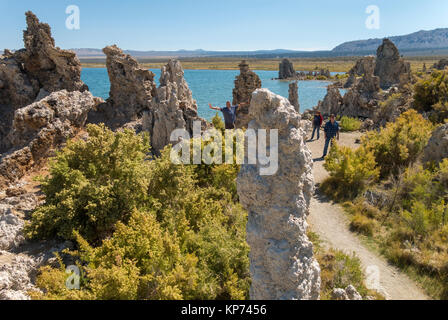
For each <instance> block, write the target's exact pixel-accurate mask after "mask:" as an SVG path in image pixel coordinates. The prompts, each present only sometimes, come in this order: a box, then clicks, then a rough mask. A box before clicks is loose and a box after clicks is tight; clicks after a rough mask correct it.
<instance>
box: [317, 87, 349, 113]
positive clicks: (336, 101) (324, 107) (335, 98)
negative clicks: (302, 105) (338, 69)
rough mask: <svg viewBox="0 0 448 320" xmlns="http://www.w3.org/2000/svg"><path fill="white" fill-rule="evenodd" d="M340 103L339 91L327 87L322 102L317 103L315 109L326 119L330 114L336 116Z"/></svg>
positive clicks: (341, 100) (341, 101)
mask: <svg viewBox="0 0 448 320" xmlns="http://www.w3.org/2000/svg"><path fill="white" fill-rule="evenodd" d="M342 103H343V99H342V96H341V92H340V91H339V89H338V88H335V87H333V86H328V87H327V94H326V95H325V98H324V100H323V101H319V103H318V105H317V108H316V109H317V110H318V111H320V112H321V113H322V115H323V116H325V117H328V116H329V115H331V114H338V113H339V111H340V109H341V105H342Z"/></svg>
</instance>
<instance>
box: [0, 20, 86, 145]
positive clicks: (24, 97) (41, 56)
mask: <svg viewBox="0 0 448 320" xmlns="http://www.w3.org/2000/svg"><path fill="white" fill-rule="evenodd" d="M26 22H27V29H26V30H25V31H24V32H23V40H24V44H25V49H22V50H18V51H16V52H14V53H12V52H10V51H9V50H5V53H4V55H2V56H1V57H0V153H1V152H4V151H6V150H7V149H8V148H9V147H10V146H8V145H7V144H5V141H4V138H5V136H6V135H7V134H8V133H9V131H10V129H11V126H12V120H13V118H14V111H15V110H17V109H19V108H22V107H24V106H26V105H28V104H30V103H33V102H34V101H37V100H40V99H41V98H43V97H45V96H46V95H48V94H49V93H52V92H56V91H59V90H67V91H81V92H82V91H86V90H88V87H87V86H86V85H85V84H84V83H83V82H82V81H81V64H80V62H79V60H78V58H77V57H76V55H75V53H73V52H71V51H66V50H61V49H59V48H57V47H55V41H54V39H53V38H52V36H51V29H50V26H49V25H48V24H46V23H40V22H39V19H38V18H37V17H36V16H35V15H34V14H33V13H32V12H30V11H29V12H27V13H26Z"/></svg>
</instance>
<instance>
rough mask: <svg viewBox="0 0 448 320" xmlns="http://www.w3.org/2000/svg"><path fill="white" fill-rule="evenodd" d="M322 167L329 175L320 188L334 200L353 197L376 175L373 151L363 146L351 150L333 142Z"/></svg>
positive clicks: (374, 178)
mask: <svg viewBox="0 0 448 320" xmlns="http://www.w3.org/2000/svg"><path fill="white" fill-rule="evenodd" d="M324 167H325V169H326V170H327V171H328V172H329V174H330V177H329V178H328V179H327V180H325V181H324V182H323V184H322V190H323V191H324V192H325V193H327V194H329V195H331V196H332V198H333V199H335V200H345V199H353V198H355V197H356V196H357V195H358V194H359V193H360V192H362V191H364V190H365V188H366V187H367V186H368V185H370V184H372V183H373V182H374V181H375V180H376V179H377V177H378V169H377V168H376V163H375V159H374V157H373V153H372V152H368V151H366V149H365V148H363V147H360V148H358V149H357V150H352V149H350V148H349V147H344V146H339V145H338V144H337V143H334V144H333V145H332V147H331V149H330V152H329V154H328V156H327V157H326V158H325V163H324Z"/></svg>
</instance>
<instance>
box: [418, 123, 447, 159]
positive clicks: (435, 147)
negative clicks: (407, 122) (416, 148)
mask: <svg viewBox="0 0 448 320" xmlns="http://www.w3.org/2000/svg"><path fill="white" fill-rule="evenodd" d="M445 158H448V124H444V125H442V126H440V127H438V128H437V129H436V130H435V131H434V132H433V134H432V136H431V138H430V139H429V141H428V144H427V145H426V147H425V149H424V151H423V161H424V162H428V161H429V162H434V163H439V162H441V161H442V160H443V159H445Z"/></svg>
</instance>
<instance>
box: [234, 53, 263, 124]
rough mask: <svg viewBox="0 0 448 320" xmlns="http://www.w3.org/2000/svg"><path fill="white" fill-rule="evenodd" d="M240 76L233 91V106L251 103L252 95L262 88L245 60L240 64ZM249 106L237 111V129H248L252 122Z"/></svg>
mask: <svg viewBox="0 0 448 320" xmlns="http://www.w3.org/2000/svg"><path fill="white" fill-rule="evenodd" d="M239 67H240V74H239V75H238V76H237V77H236V79H235V88H234V89H233V102H232V103H233V105H236V104H239V103H246V102H249V103H250V100H251V98H252V93H253V92H254V91H255V90H256V89H258V88H261V80H260V77H258V75H257V74H256V73H255V72H253V71H251V70H250V69H249V65H248V64H247V63H246V61H245V60H243V61H241V63H240V64H239ZM248 115H249V104H247V105H244V106H241V107H239V108H238V109H237V110H236V121H235V127H236V128H243V127H244V128H247V125H248V123H249V121H250V119H249V118H248Z"/></svg>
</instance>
